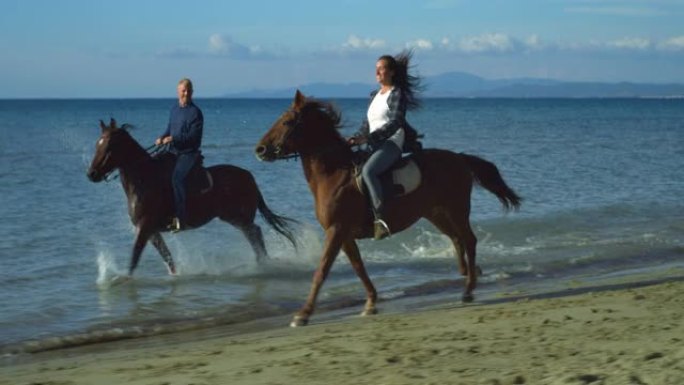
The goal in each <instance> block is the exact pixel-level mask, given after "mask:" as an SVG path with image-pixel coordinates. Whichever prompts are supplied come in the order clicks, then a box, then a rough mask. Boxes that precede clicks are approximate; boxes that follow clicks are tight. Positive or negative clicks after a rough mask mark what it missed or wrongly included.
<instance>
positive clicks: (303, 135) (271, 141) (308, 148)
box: [254, 90, 344, 162]
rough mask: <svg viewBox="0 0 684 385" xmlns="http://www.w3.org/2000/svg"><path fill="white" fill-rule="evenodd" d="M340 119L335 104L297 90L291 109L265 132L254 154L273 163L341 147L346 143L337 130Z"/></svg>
mask: <svg viewBox="0 0 684 385" xmlns="http://www.w3.org/2000/svg"><path fill="white" fill-rule="evenodd" d="M340 120H341V117H340V114H339V112H338V111H337V110H336V109H335V108H334V107H333V106H332V105H331V104H329V103H324V102H320V101H317V100H314V99H310V98H307V97H306V96H304V94H302V93H301V92H300V91H299V90H297V92H296V93H295V96H294V100H293V101H292V105H291V106H290V108H289V109H287V110H286V111H285V112H284V113H283V114H282V115H280V117H279V118H278V119H277V120H276V121H275V123H274V124H273V126H271V128H270V129H269V130H268V131H267V132H266V134H264V136H263V137H262V138H261V140H260V141H259V143H258V144H257V146H256V148H255V149H254V153H255V154H256V157H257V158H258V159H259V160H264V161H269V162H272V161H275V160H278V159H287V158H292V157H296V156H298V155H299V154H308V153H315V152H319V151H322V150H324V149H326V148H329V147H330V146H332V145H337V146H339V145H340V143H342V144H343V143H344V139H342V137H341V136H340V134H339V132H338V131H337V128H338V127H339V124H340Z"/></svg>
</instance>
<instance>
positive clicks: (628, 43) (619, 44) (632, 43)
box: [606, 37, 651, 51]
mask: <svg viewBox="0 0 684 385" xmlns="http://www.w3.org/2000/svg"><path fill="white" fill-rule="evenodd" d="M606 45H607V46H608V47H614V48H619V49H627V50H638V51H642V50H646V49H649V48H651V41H650V40H648V39H644V38H640V37H626V38H623V39H619V40H614V41H610V42H608V43H606Z"/></svg>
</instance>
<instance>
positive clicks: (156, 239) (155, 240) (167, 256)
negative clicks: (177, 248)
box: [150, 233, 176, 275]
mask: <svg viewBox="0 0 684 385" xmlns="http://www.w3.org/2000/svg"><path fill="white" fill-rule="evenodd" d="M150 240H151V241H152V245H154V247H155V248H156V249H157V251H158V252H159V255H161V257H162V259H163V260H164V263H165V264H166V268H167V269H168V270H169V274H170V275H176V265H175V264H174V263H173V258H172V257H171V252H170V251H169V248H168V247H166V243H165V242H164V238H162V236H161V234H159V233H154V234H152V237H151V239H150Z"/></svg>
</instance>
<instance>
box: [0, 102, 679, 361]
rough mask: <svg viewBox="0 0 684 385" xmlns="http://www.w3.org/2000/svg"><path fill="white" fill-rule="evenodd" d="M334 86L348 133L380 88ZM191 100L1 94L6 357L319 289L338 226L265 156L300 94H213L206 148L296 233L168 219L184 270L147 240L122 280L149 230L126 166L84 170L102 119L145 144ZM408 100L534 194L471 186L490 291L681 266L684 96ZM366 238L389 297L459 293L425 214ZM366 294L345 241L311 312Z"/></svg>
mask: <svg viewBox="0 0 684 385" xmlns="http://www.w3.org/2000/svg"><path fill="white" fill-rule="evenodd" d="M331 101H332V102H333V103H334V104H335V105H336V106H337V107H338V109H339V110H340V111H341V112H342V117H343V123H344V126H343V127H342V129H341V130H342V133H343V134H344V135H351V134H352V133H353V132H355V131H356V129H357V128H358V126H359V124H360V122H361V119H362V117H363V115H364V113H365V109H366V107H367V100H366V99H339V100H331ZM174 103H175V100H174V99H95V100H85V99H83V100H80V99H73V100H67V99H64V100H62V99H51V100H0V134H1V136H0V137H2V140H1V141H0V199H1V204H0V287H1V288H2V290H0V355H1V356H2V357H4V358H8V357H9V358H11V357H16V356H21V355H32V354H35V353H38V352H42V351H46V350H55V349H64V348H69V347H74V346H81V345H89V344H96V343H100V342H106V341H117V340H124V339H132V338H141V337H149V336H162V337H163V336H172V335H174V334H175V333H181V332H183V331H188V330H200V329H207V328H209V329H211V328H224V329H233V328H234V329H235V330H239V329H240V325H243V324H245V323H254V322H258V321H260V320H268V319H274V317H275V319H278V320H281V319H282V320H284V321H283V324H282V325H278V326H282V327H286V326H287V321H286V320H287V319H289V316H290V315H292V314H294V313H295V312H296V311H297V310H298V308H299V307H300V306H301V305H302V304H303V301H304V299H305V298H306V295H307V293H308V290H309V287H310V283H311V278H312V274H313V272H314V270H315V268H316V267H317V264H318V260H319V258H320V254H321V251H322V246H323V232H322V229H321V227H320V226H319V224H318V222H317V221H316V218H315V215H314V204H313V199H312V196H311V193H310V191H309V189H308V186H307V184H306V180H305V178H304V174H303V170H302V165H301V162H300V161H297V160H288V161H278V162H274V163H266V162H260V161H258V160H257V159H256V157H255V156H254V147H255V145H256V143H257V142H258V141H259V139H260V138H261V137H262V135H263V134H264V133H265V132H266V131H267V130H268V129H269V128H270V127H271V125H272V124H273V122H274V121H275V120H276V119H277V118H278V117H279V116H280V115H281V113H283V112H284V111H285V110H286V109H287V108H288V107H289V106H290V104H291V100H288V99H202V98H199V99H197V100H196V104H197V105H198V106H199V107H200V108H201V109H202V111H203V112H204V118H205V126H204V140H203V154H204V156H205V159H204V161H205V164H206V165H214V164H223V163H227V164H232V165H235V166H239V167H242V168H245V169H247V170H249V171H250V172H251V173H252V174H253V175H254V177H255V179H256V181H257V184H258V186H259V188H260V189H261V192H262V194H263V196H264V198H265V200H266V203H267V204H268V206H269V207H270V208H271V210H273V211H274V212H276V213H278V214H280V215H284V216H287V217H290V218H293V219H296V220H297V221H299V224H298V225H296V227H295V234H296V236H297V240H298V244H299V246H298V248H296V249H295V248H293V247H292V246H291V245H290V244H289V243H288V242H287V241H286V240H285V239H284V238H283V237H282V236H280V235H279V234H278V233H276V232H275V231H273V230H272V229H271V228H270V227H268V225H267V224H266V223H265V222H264V221H263V219H261V218H260V217H258V219H257V224H259V225H260V226H261V227H262V229H263V231H264V234H265V240H266V247H267V250H268V253H269V260H268V261H267V263H265V264H264V265H257V263H256V261H255V256H254V254H253V252H252V250H251V248H250V246H249V243H248V242H247V241H246V239H245V238H244V237H243V235H242V233H241V232H239V231H238V230H237V229H235V228H234V227H231V226H230V225H228V224H226V223H224V222H221V221H219V220H214V221H212V222H210V223H209V224H207V225H206V226H204V227H201V228H198V229H193V230H190V231H185V232H181V233H178V234H165V235H164V239H165V240H166V243H167V244H168V246H169V248H170V250H171V253H172V254H173V257H174V259H175V261H176V263H177V266H178V275H177V276H170V275H168V273H167V271H166V267H165V266H164V264H163V262H162V259H161V258H160V256H159V255H158V254H157V252H156V250H155V249H154V248H153V247H151V246H148V247H147V248H146V249H145V251H144V252H143V255H142V258H141V260H140V264H139V267H138V269H137V270H136V272H135V274H134V276H133V277H132V278H131V279H125V277H126V275H127V270H128V264H129V260H130V253H131V249H132V243H133V239H134V236H135V234H134V227H133V226H132V224H131V222H130V219H129V218H128V214H127V210H126V200H125V195H124V192H123V190H122V188H121V184H120V181H119V180H118V179H116V178H114V179H113V180H112V181H110V182H102V183H92V182H90V181H89V180H88V178H87V177H86V170H87V168H88V166H89V164H90V161H91V159H92V156H93V154H94V150H95V143H96V141H97V140H98V138H99V136H100V133H101V130H100V128H99V120H100V119H102V120H104V121H105V122H109V119H111V118H114V119H116V121H117V122H118V123H119V124H123V123H128V124H131V125H133V128H132V129H131V131H130V132H131V134H132V135H133V137H134V138H135V139H136V140H137V141H138V142H139V143H140V144H141V145H143V147H147V146H149V145H151V144H152V143H153V141H154V139H155V138H156V137H158V136H159V135H160V134H161V133H162V131H163V130H164V128H165V126H166V123H167V119H168V113H169V110H170V108H171V107H172V105H173V104H174ZM408 118H409V120H410V122H411V123H412V124H413V125H414V126H415V127H416V128H417V129H418V131H420V133H422V134H424V138H423V139H422V140H423V144H424V147H427V148H442V149H448V150H451V151H455V152H465V153H469V154H474V155H478V156H480V157H483V158H485V159H487V160H489V161H492V162H494V163H495V164H496V165H497V166H498V167H499V170H500V171H501V174H502V175H503V177H504V179H505V180H506V182H507V183H508V184H509V185H510V186H511V187H512V188H513V189H514V190H515V191H516V192H517V193H518V194H519V195H520V196H522V197H523V199H524V201H523V204H522V206H521V208H520V210H519V211H514V212H505V211H504V210H503V208H502V207H501V205H500V203H499V202H498V201H497V199H496V198H495V197H494V196H493V195H491V194H490V193H488V192H487V191H485V190H483V189H478V188H476V189H475V190H474V191H473V195H472V214H471V223H472V227H473V229H474V232H475V234H476V236H477V238H478V246H477V250H478V255H477V261H478V265H479V266H480V267H481V269H482V272H483V274H482V276H481V277H480V280H479V286H478V288H477V289H476V291H475V297H476V300H475V305H477V304H478V303H485V302H486V301H497V300H505V299H506V298H518V299H519V298H525V297H528V296H532V295H538V294H539V293H562V292H567V291H572V290H573V289H575V288H579V287H590V288H591V287H596V288H599V287H601V284H602V283H605V282H613V283H615V282H624V281H625V280H629V279H630V277H657V278H658V279H664V280H667V279H682V278H683V277H684V258H683V256H684V199H683V197H684V99H657V98H653V99H425V100H424V101H423V107H422V108H421V109H419V110H416V111H411V112H409V115H408ZM359 247H360V250H361V254H362V256H363V259H364V261H365V264H366V267H367V269H368V272H369V275H370V277H371V279H372V280H373V282H374V284H375V286H376V288H377V290H378V294H379V298H380V301H379V305H378V306H379V310H380V311H381V312H383V311H385V312H392V311H396V312H401V311H410V309H414V308H412V307H411V306H414V307H415V306H419V305H420V304H421V303H427V302H430V301H435V298H439V299H440V300H442V301H450V302H452V303H453V304H454V306H461V305H460V298H461V294H462V291H463V279H462V277H461V276H460V275H459V274H458V266H457V260H456V258H455V254H454V250H453V248H452V246H451V243H450V241H449V240H448V239H447V238H446V237H445V236H443V235H442V234H441V233H440V232H439V231H437V230H436V229H435V228H434V227H433V226H432V225H431V224H430V223H428V222H427V221H425V220H421V221H419V222H417V223H416V224H415V225H414V226H413V227H411V228H410V229H408V230H406V231H404V232H401V233H398V234H394V235H393V236H392V237H390V238H389V239H386V240H383V241H372V240H362V241H359ZM364 295H365V293H364V289H363V286H362V284H361V282H360V280H359V279H358V278H357V277H356V275H355V273H354V272H353V270H352V269H351V266H350V264H349V262H348V261H347V259H346V257H345V256H344V255H343V254H341V255H339V257H338V258H337V260H336V262H335V265H334V266H333V269H332V271H331V273H330V275H329V277H328V280H327V281H326V282H325V285H324V286H323V290H322V292H321V294H320V296H319V300H318V308H317V313H315V314H314V316H313V317H312V319H311V322H314V323H315V322H317V319H318V320H324V319H325V320H327V321H326V322H329V321H333V322H334V321H335V320H336V319H340V318H346V317H354V316H357V314H358V313H359V312H360V311H361V310H362V309H361V308H362V304H363V301H364ZM408 303H410V304H412V305H410V306H409V305H405V304H408ZM402 304H404V305H402ZM335 312H337V313H335ZM326 314H337V315H334V316H328V318H325V315H326ZM318 322H322V321H318ZM266 324H268V322H266V321H264V325H266Z"/></svg>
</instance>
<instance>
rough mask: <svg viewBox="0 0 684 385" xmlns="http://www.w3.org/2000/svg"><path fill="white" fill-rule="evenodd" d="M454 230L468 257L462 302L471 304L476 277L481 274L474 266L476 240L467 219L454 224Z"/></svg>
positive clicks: (477, 267)
mask: <svg viewBox="0 0 684 385" xmlns="http://www.w3.org/2000/svg"><path fill="white" fill-rule="evenodd" d="M454 230H455V231H456V233H457V234H458V238H459V239H461V240H462V242H463V244H464V246H465V252H466V256H467V257H468V264H467V265H468V275H467V278H466V290H465V293H463V298H462V300H463V302H472V301H473V299H474V297H473V290H475V286H477V277H478V275H481V274H482V271H481V270H480V268H479V266H477V265H476V264H475V257H476V251H475V250H476V248H477V238H476V237H475V234H474V233H473V230H472V229H471V228H470V222H469V221H468V218H467V217H464V218H462V220H461V221H459V222H457V223H455V226H454Z"/></svg>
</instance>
